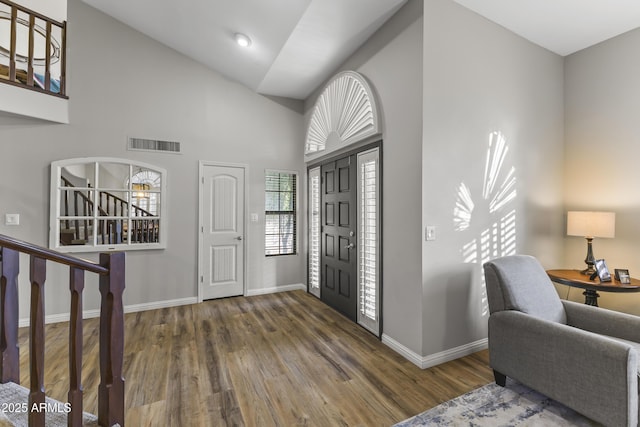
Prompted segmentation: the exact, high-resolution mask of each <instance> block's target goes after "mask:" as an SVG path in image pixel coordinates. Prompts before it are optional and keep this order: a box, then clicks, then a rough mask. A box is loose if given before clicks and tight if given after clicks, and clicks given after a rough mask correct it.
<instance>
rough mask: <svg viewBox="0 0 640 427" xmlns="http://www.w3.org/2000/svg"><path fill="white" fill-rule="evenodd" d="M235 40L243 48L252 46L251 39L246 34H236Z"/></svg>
mask: <svg viewBox="0 0 640 427" xmlns="http://www.w3.org/2000/svg"><path fill="white" fill-rule="evenodd" d="M235 39H236V43H238V44H239V45H240V46H242V47H249V46H251V39H250V38H249V36H247V35H245V34H242V33H236V34H235Z"/></svg>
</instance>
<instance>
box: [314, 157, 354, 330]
mask: <svg viewBox="0 0 640 427" xmlns="http://www.w3.org/2000/svg"><path fill="white" fill-rule="evenodd" d="M356 169H357V167H356V156H355V155H350V156H346V157H343V158H341V159H339V160H336V161H331V162H329V163H326V164H323V165H322V166H321V170H320V174H321V175H320V176H321V192H320V194H321V200H320V209H321V210H322V212H321V217H322V229H321V233H320V235H321V240H320V243H321V257H320V272H321V273H320V276H321V285H320V286H321V299H322V300H323V301H324V302H325V303H326V304H328V305H329V306H331V307H333V308H335V309H336V310H338V311H340V312H341V313H342V314H344V315H345V316H347V317H348V318H350V319H351V320H353V321H356V318H357V309H358V304H357V302H358V300H357V298H358V295H357V294H358V292H357V252H356V247H355V245H356V243H357V228H356V218H357V199H356V178H357V175H356Z"/></svg>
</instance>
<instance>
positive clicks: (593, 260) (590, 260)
mask: <svg viewBox="0 0 640 427" xmlns="http://www.w3.org/2000/svg"><path fill="white" fill-rule="evenodd" d="M585 238H586V239H587V257H586V258H585V259H584V263H585V264H587V268H586V269H585V270H582V271H581V272H580V273H582V274H585V275H587V276H591V275H592V274H593V273H595V272H596V269H595V268H594V267H593V266H594V265H595V263H596V258H595V257H594V256H593V247H592V242H593V237H585Z"/></svg>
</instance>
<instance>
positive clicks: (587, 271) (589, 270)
mask: <svg viewBox="0 0 640 427" xmlns="http://www.w3.org/2000/svg"><path fill="white" fill-rule="evenodd" d="M595 272H596V269H595V268H593V265H590V266H588V267H587V268H585V269H584V270H582V271H580V274H584V275H586V276H591V275H593V274H595Z"/></svg>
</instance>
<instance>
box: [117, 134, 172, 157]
mask: <svg viewBox="0 0 640 427" xmlns="http://www.w3.org/2000/svg"><path fill="white" fill-rule="evenodd" d="M127 150H132V151H156V152H157V151H159V152H163V153H174V154H180V143H179V142H176V141H159V140H157V139H143V138H129V143H128V145H127Z"/></svg>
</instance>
